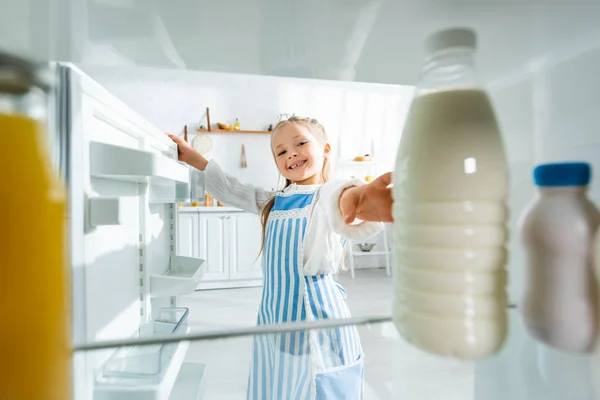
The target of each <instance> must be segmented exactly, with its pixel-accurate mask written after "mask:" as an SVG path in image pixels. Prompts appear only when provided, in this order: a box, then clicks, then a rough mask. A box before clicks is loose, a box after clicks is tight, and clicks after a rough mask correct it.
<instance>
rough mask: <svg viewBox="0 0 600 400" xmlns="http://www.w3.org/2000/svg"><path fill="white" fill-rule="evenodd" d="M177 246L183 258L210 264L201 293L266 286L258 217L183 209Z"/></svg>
mask: <svg viewBox="0 0 600 400" xmlns="http://www.w3.org/2000/svg"><path fill="white" fill-rule="evenodd" d="M177 242H178V253H179V255H182V256H187V255H190V254H191V255H193V256H194V257H199V258H201V259H203V260H206V272H205V274H204V276H203V279H202V281H201V282H200V285H199V286H198V288H199V289H220V288H234V287H249V286H260V285H262V269H261V262H262V259H261V257H260V256H259V252H260V246H261V227H260V220H259V217H258V216H257V215H254V214H250V213H244V212H240V211H231V212H218V210H215V211H212V210H211V211H207V210H202V211H201V210H198V209H196V208H191V207H190V208H188V209H186V208H184V209H180V212H179V218H178V238H177ZM196 252H197V253H196ZM195 254H197V255H195Z"/></svg>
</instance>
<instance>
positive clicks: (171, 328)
mask: <svg viewBox="0 0 600 400" xmlns="http://www.w3.org/2000/svg"><path fill="white" fill-rule="evenodd" d="M188 314H189V310H188V309H187V308H185V307H165V308H162V309H161V310H160V311H159V314H158V317H157V318H156V319H154V320H153V321H152V322H149V323H147V324H143V325H141V326H140V329H139V331H138V333H137V335H136V336H138V337H152V336H164V335H169V334H171V335H183V334H186V333H188V332H189V326H188V320H187V319H188ZM188 345H189V344H188V342H179V343H168V344H158V345H150V346H133V347H122V348H119V349H117V350H115V352H114V353H113V354H112V355H111V356H110V357H109V359H108V360H107V361H106V362H105V363H104V364H103V365H102V366H101V367H100V369H99V371H98V372H97V376H96V382H95V385H94V400H104V399H107V400H108V399H110V400H120V399H127V400H146V399H157V400H158V399H164V398H167V397H168V396H169V394H170V393H171V390H172V389H173V386H174V384H175V380H176V378H177V376H178V375H179V372H180V369H181V366H182V363H183V359H184V357H185V353H186V351H187V348H188Z"/></svg>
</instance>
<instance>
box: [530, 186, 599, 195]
mask: <svg viewBox="0 0 600 400" xmlns="http://www.w3.org/2000/svg"><path fill="white" fill-rule="evenodd" d="M537 190H538V193H539V194H540V195H541V196H544V197H551V196H577V197H585V196H586V194H587V192H588V187H587V186H556V187H552V186H542V187H540V186H538V188H537Z"/></svg>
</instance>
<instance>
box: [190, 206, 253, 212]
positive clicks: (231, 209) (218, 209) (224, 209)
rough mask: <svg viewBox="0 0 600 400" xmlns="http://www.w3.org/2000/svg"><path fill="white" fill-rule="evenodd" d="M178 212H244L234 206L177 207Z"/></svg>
mask: <svg viewBox="0 0 600 400" xmlns="http://www.w3.org/2000/svg"><path fill="white" fill-rule="evenodd" d="M179 211H180V212H201V213H226V212H245V211H244V210H240V209H239V208H235V207H204V206H201V207H191V206H185V207H179Z"/></svg>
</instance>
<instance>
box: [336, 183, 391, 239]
mask: <svg viewBox="0 0 600 400" xmlns="http://www.w3.org/2000/svg"><path fill="white" fill-rule="evenodd" d="M332 184H333V182H332ZM326 185H327V184H326ZM362 185H364V183H363V182H362V181H360V180H358V179H353V180H350V181H345V182H343V183H336V184H335V186H334V187H332V188H331V192H330V194H329V195H328V197H329V199H328V205H327V213H328V214H329V221H330V223H331V229H332V230H333V231H334V232H335V233H337V234H338V235H341V236H343V237H345V238H348V239H350V240H355V241H357V240H366V239H368V238H370V237H373V236H375V235H377V234H378V233H379V232H380V231H381V230H382V229H383V223H382V222H366V221H360V222H358V223H352V224H346V223H345V222H344V216H343V215H342V210H340V196H341V195H342V192H343V191H344V190H345V189H347V188H350V187H353V186H362Z"/></svg>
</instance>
